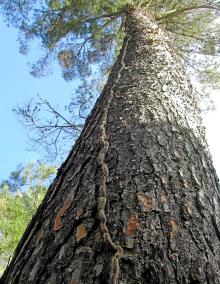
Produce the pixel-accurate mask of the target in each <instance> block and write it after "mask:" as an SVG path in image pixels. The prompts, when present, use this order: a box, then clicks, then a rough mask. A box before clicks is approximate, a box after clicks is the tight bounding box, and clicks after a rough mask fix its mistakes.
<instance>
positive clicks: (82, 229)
mask: <svg viewBox="0 0 220 284" xmlns="http://www.w3.org/2000/svg"><path fill="white" fill-rule="evenodd" d="M86 236H87V229H86V226H85V225H84V224H81V225H79V226H78V227H77V229H76V240H77V242H79V241H80V240H82V239H84V238H85V237H86Z"/></svg>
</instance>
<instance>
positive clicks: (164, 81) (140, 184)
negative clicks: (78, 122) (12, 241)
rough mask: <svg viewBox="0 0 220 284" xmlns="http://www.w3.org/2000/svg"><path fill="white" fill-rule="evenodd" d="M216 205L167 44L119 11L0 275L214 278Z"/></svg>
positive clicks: (202, 146)
mask: <svg viewBox="0 0 220 284" xmlns="http://www.w3.org/2000/svg"><path fill="white" fill-rule="evenodd" d="M219 202H220V195H219V188H218V179H217V176H216V173H215V170H214V168H213V166H212V161H211V158H210V155H209V152H208V150H207V145H206V141H205V138H204V131H203V127H202V125H201V119H200V114H199V112H198V109H197V107H196V103H195V101H194V98H193V96H192V87H191V84H190V83H189V81H188V80H187V78H186V76H185V75H184V72H183V71H182V68H181V63H180V62H179V59H178V56H177V55H176V53H175V46H174V45H173V43H172V42H171V40H170V39H169V38H168V36H167V35H166V33H165V32H164V31H163V30H162V29H161V28H159V27H158V25H157V24H156V23H155V22H154V20H153V19H151V17H150V16H149V15H147V14H146V13H145V12H144V11H141V10H139V9H130V10H128V11H127V20H126V36H125V40H124V44H123V47H122V50H121V52H120V55H119V57H118V59H117V62H116V63H115V65H114V67H113V69H112V71H111V74H110V76H109V79H108V82H107V84H106V86H105V88H104V91H103V92H102V95H101V97H100V98H99V100H98V101H97V103H96V105H95V107H94V109H93V111H92V114H91V115H90V117H89V118H88V120H87V122H86V126H85V128H84V131H83V133H82V135H81V136H80V138H79V139H78V141H77V143H76V144H75V146H74V148H73V150H72V151H71V153H70V154H69V157H68V158H67V160H66V162H65V163H64V164H63V165H62V167H61V168H60V170H59V172H58V175H57V177H56V179H55V181H54V182H53V184H52V185H51V186H50V188H49V190H48V193H47V195H46V197H45V199H44V201H43V203H42V205H41V207H40V208H39V209H38V212H37V214H36V216H35V217H34V218H33V220H32V222H31V223H30V225H29V226H28V228H27V230H26V232H25V234H24V236H23V238H22V240H21V241H20V244H19V246H18V248H17V250H16V253H15V257H14V258H13V260H12V262H11V264H10V265H9V267H8V268H7V269H6V271H5V273H4V275H3V277H2V282H1V283H25V284H27V283H42V284H45V283H47V284H49V283H50V284H54V283H57V284H59V283H60V284H61V283H71V284H85V283H97V284H98V283H103V284H104V283H121V284H122V283H123V284H125V283H126V284H127V283H128V284H133V283H135V284H136V283H154V284H157V283H161V284H164V283H167V284H172V283H191V284H192V283H201V284H203V283H209V284H214V283H216V284H217V283H220V226H219V218H220V211H219Z"/></svg>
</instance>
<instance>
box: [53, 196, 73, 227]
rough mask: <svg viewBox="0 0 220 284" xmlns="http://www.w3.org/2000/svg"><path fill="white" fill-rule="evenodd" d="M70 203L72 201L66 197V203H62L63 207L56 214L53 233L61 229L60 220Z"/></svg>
mask: <svg viewBox="0 0 220 284" xmlns="http://www.w3.org/2000/svg"><path fill="white" fill-rule="evenodd" d="M71 203H72V199H71V198H70V197H68V198H67V199H66V201H65V202H64V205H63V207H62V208H61V209H60V210H59V212H58V214H57V216H56V218H55V221H54V227H53V229H54V231H58V230H60V229H61V228H62V227H63V225H62V222H61V218H62V216H63V215H64V214H65V213H66V211H67V209H68V208H69V207H70V205H71Z"/></svg>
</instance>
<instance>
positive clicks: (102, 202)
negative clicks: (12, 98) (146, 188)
mask: <svg viewBox="0 0 220 284" xmlns="http://www.w3.org/2000/svg"><path fill="white" fill-rule="evenodd" d="M129 40H130V37H128V39H127V41H126V42H125V46H124V50H123V54H122V58H121V62H120V64H121V67H120V69H119V71H118V76H117V79H116V80H115V83H114V84H113V85H112V87H111V90H110V93H109V98H108V100H107V103H106V106H105V108H104V110H103V116H102V119H101V124H100V128H99V142H100V144H101V145H102V146H103V147H102V149H101V150H100V152H99V154H98V162H99V165H100V167H101V177H100V187H99V197H98V214H99V218H100V223H101V231H102V233H103V238H104V241H105V242H106V243H107V244H108V245H110V247H111V248H112V249H113V251H114V252H115V253H114V255H113V257H112V270H111V276H110V281H111V284H117V280H118V277H119V271H120V266H119V261H120V258H121V257H122V255H123V249H122V247H121V246H119V245H117V244H116V243H115V242H114V241H113V240H112V238H111V236H110V234H109V230H108V227H107V216H106V214H105V206H106V191H107V186H106V182H107V178H108V175H109V171H108V166H107V164H106V163H105V158H106V155H107V153H108V149H109V142H108V141H107V139H106V124H107V120H108V111H109V107H110V105H111V102H112V99H113V97H114V91H113V88H114V86H115V85H117V84H118V83H119V80H120V78H121V73H122V71H123V70H124V69H126V66H125V62H124V60H125V56H126V52H127V46H128V42H129Z"/></svg>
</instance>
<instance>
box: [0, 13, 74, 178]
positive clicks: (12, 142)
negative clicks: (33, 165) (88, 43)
mask: <svg viewBox="0 0 220 284" xmlns="http://www.w3.org/2000/svg"><path fill="white" fill-rule="evenodd" d="M0 32H1V45H0V62H1V66H0V78H1V79H0V98H1V100H0V114H1V122H0V134H1V147H0V181H1V180H2V179H6V178H8V176H9V174H10V172H11V171H13V170H15V169H16V167H17V165H18V164H20V163H22V164H26V163H28V162H30V161H33V160H37V159H39V158H41V157H42V155H41V154H40V153H37V152H33V151H27V148H28V147H29V145H28V138H27V130H26V129H25V128H24V126H23V125H21V123H19V122H18V120H17V117H16V116H15V114H14V113H13V112H12V109H13V108H15V107H16V105H18V104H22V103H25V102H27V101H29V100H30V99H31V98H32V97H36V96H37V94H39V95H40V96H41V97H43V98H46V99H48V100H49V101H50V102H51V103H52V104H54V105H57V104H59V105H60V106H64V105H66V104H67V103H68V100H69V98H70V95H71V94H72V93H73V90H74V83H73V82H70V83H67V82H65V81H64V79H63V78H62V76H61V72H60V70H59V68H58V67H56V68H55V72H54V73H53V74H52V75H50V76H48V77H46V78H41V79H36V78H33V76H31V75H30V74H29V68H28V66H27V64H28V62H34V60H36V59H38V58H39V56H40V55H39V52H38V49H37V48H35V49H32V50H31V53H30V55H28V56H23V55H21V54H19V44H18V42H17V37H18V33H17V30H15V29H14V28H8V27H7V26H6V24H5V23H4V22H3V20H2V18H0Z"/></svg>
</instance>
